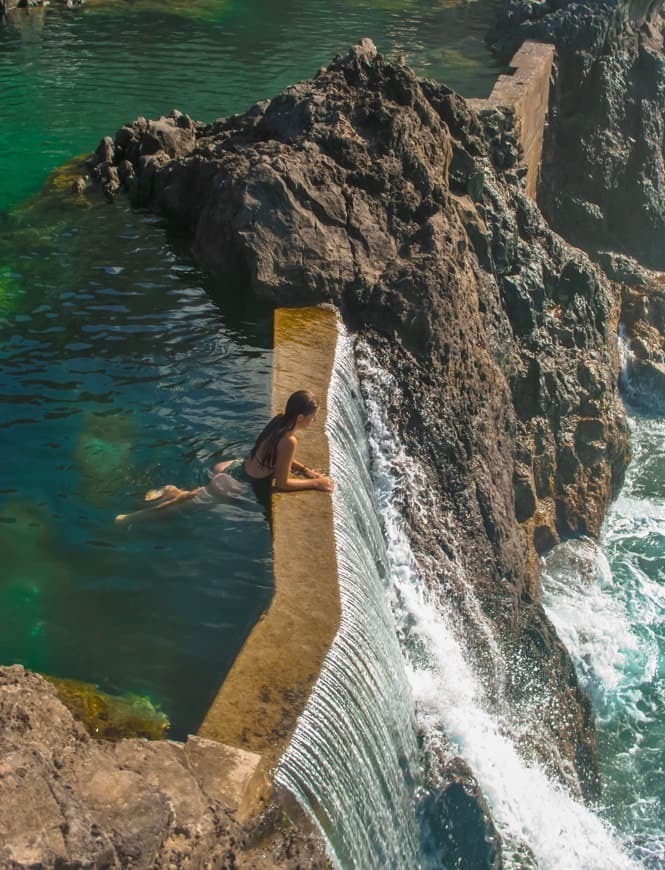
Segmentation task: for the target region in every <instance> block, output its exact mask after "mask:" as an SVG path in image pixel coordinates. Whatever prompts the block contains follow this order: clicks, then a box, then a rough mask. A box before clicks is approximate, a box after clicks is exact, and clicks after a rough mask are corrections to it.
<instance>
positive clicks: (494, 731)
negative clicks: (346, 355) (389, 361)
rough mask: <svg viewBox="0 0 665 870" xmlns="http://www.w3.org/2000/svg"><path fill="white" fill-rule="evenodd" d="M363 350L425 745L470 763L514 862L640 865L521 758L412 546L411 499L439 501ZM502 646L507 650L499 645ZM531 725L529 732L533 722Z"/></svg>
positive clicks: (403, 636) (400, 617)
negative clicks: (400, 439)
mask: <svg viewBox="0 0 665 870" xmlns="http://www.w3.org/2000/svg"><path fill="white" fill-rule="evenodd" d="M358 350H359V354H358V363H359V373H360V379H361V384H362V386H363V396H364V399H365V403H366V408H367V413H368V417H369V437H370V444H371V447H372V462H373V465H372V470H373V474H374V480H375V483H376V485H377V487H378V498H379V507H380V510H381V513H382V516H383V518H384V528H385V533H386V537H387V541H388V555H389V566H390V573H391V579H392V583H393V608H394V611H395V618H396V621H397V623H398V625H399V627H400V628H399V631H400V640H401V646H402V653H403V655H404V658H405V659H406V662H407V672H408V674H409V679H410V682H411V688H412V691H413V693H414V696H415V700H416V707H417V719H418V725H419V728H420V730H421V732H422V733H424V735H425V746H426V747H427V745H428V743H430V744H431V745H434V744H436V743H439V744H441V745H442V746H443V747H444V749H445V747H446V746H447V747H448V752H449V754H459V755H461V756H462V757H463V758H464V759H465V760H466V761H467V762H468V763H469V764H470V766H471V768H472V769H473V771H474V773H475V775H476V777H477V779H478V782H479V784H480V786H481V788H482V790H483V792H484V794H485V796H486V798H487V799H488V802H489V804H490V807H491V810H492V813H493V817H494V819H495V822H496V823H497V825H498V827H499V829H500V832H501V834H502V837H503V841H504V862H505V864H506V865H507V866H509V867H517V866H524V860H525V857H524V856H525V855H526V856H529V855H531V856H532V858H531V859H527V860H532V862H533V864H534V865H535V866H538V867H540V868H561V870H564V868H565V870H570V868H571V867H575V868H598V870H600V868H603V870H609V868H625V867H631V866H635V865H634V864H633V862H632V861H631V860H630V858H629V857H628V856H627V855H626V854H625V853H624V852H623V850H622V849H621V847H620V845H619V844H618V843H617V841H616V840H615V839H614V837H613V835H612V832H611V830H610V827H609V826H608V824H607V823H606V822H605V821H603V820H602V819H601V818H600V817H599V816H598V815H596V814H595V813H594V812H592V810H590V809H589V808H587V807H585V806H583V805H582V804H580V803H578V802H577V801H575V800H574V799H573V798H572V797H571V796H570V795H569V794H568V793H567V792H566V791H565V790H564V788H563V787H562V786H561V785H559V784H558V783H556V782H553V781H552V780H551V779H550V778H548V776H547V774H546V773H545V771H544V770H543V769H542V768H541V767H539V766H538V765H537V764H527V763H526V762H525V761H524V760H523V759H522V758H521V757H520V755H519V753H518V750H517V748H516V744H515V741H514V739H513V735H514V734H515V723H514V721H513V719H512V716H511V711H510V710H509V709H504V711H503V712H499V713H497V712H495V710H496V704H495V705H490V704H489V703H488V702H487V698H486V691H485V687H484V685H483V681H482V679H481V678H480V676H479V675H478V674H477V673H476V672H475V671H474V667H473V666H472V664H471V662H472V656H471V654H470V650H469V649H468V648H467V647H466V646H465V643H464V640H463V639H462V636H461V633H460V631H459V629H458V627H457V623H458V619H457V617H456V614H455V612H454V610H453V608H452V607H451V606H450V605H448V604H447V602H446V600H445V597H443V596H442V595H440V594H437V592H436V589H435V588H434V587H433V586H430V585H429V584H428V583H427V580H426V576H425V573H424V571H423V569H422V566H423V562H424V561H425V562H426V560H420V559H419V558H416V555H415V554H414V553H413V552H412V551H411V548H410V546H409V542H408V536H407V530H406V528H405V522H404V519H403V510H402V506H403V504H404V503H405V501H406V500H408V501H409V502H410V503H412V502H413V501H414V500H416V501H419V502H420V505H421V509H422V510H425V511H427V510H436V506H435V505H434V506H433V505H430V504H429V503H428V502H429V500H428V494H427V491H426V489H425V487H426V474H425V472H424V469H422V468H419V467H418V465H417V463H416V462H415V461H413V460H410V459H409V457H408V456H406V455H405V452H404V449H403V447H402V446H401V445H399V444H397V443H396V442H395V440H394V438H393V437H392V436H391V433H390V426H389V424H388V421H386V419H385V417H384V412H383V405H384V404H385V403H384V402H383V398H384V397H385V396H386V395H387V391H390V392H392V393H394V392H395V391H396V390H398V389H399V387H398V385H397V384H396V383H393V382H391V381H390V379H389V378H388V376H387V375H386V373H385V372H384V371H382V370H381V369H380V368H379V367H378V366H377V365H376V363H375V361H374V359H373V357H372V352H371V349H370V348H369V347H368V346H367V345H366V344H364V343H362V342H361V343H360V345H359V348H358ZM448 569H449V570H451V571H456V572H458V575H459V574H460V573H461V574H463V566H460V565H454V564H451V565H450V566H449V567H448V568H447V570H448ZM472 612H473V610H472V609H470V608H467V613H472ZM479 618H482V617H481V616H480V614H479ZM485 631H487V628H485ZM494 650H495V654H496V655H497V656H498V655H499V651H498V647H496V645H495V646H494ZM503 669H504V666H502V665H500V664H499V665H497V666H496V668H495V670H496V672H497V673H498V674H500V673H501V672H502V670H503ZM523 727H525V728H527V729H528V728H529V723H524V725H523Z"/></svg>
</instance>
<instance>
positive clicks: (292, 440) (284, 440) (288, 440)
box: [277, 432, 298, 448]
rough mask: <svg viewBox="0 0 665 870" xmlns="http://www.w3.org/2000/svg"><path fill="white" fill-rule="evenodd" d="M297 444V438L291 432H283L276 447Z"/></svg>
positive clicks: (294, 445)
mask: <svg viewBox="0 0 665 870" xmlns="http://www.w3.org/2000/svg"><path fill="white" fill-rule="evenodd" d="M297 445H298V439H297V438H296V436H295V435H294V434H293V432H285V433H284V434H283V435H282V437H281V438H280V439H279V444H278V445H277V447H278V448H285V447H296V446H297Z"/></svg>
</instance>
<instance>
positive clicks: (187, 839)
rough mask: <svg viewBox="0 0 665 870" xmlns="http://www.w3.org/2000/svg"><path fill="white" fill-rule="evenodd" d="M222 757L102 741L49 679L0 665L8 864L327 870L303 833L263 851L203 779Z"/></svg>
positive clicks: (189, 747)
mask: <svg viewBox="0 0 665 870" xmlns="http://www.w3.org/2000/svg"><path fill="white" fill-rule="evenodd" d="M219 752H220V747H219V746H218V744H215V743H213V742H212V741H207V740H201V739H199V738H190V739H189V740H188V742H187V743H186V744H181V743H176V742H175V741H166V740H161V741H148V740H142V739H132V740H122V741H120V742H118V743H110V742H107V741H99V740H94V739H92V738H91V737H90V736H89V735H88V733H87V732H86V730H85V729H84V728H83V726H82V725H81V724H79V723H78V722H76V721H75V720H74V719H73V718H72V715H71V714H70V712H69V711H68V710H67V709H66V708H65V707H64V706H63V704H62V703H61V702H60V701H59V699H58V697H57V694H56V690H55V688H54V687H53V686H52V685H50V684H49V683H47V682H46V681H45V680H44V679H43V678H42V677H40V676H38V675H37V674H31V673H28V672H26V671H24V669H23V668H22V667H20V666H19V665H14V666H12V667H7V668H4V667H0V866H2V867H7V868H9V867H11V868H14V870H21V868H28V867H29V868H35V867H79V868H92V867H104V868H121V867H130V866H131V867H135V868H153V867H172V866H173V867H183V868H184V867H204V866H205V867H217V868H223V867H229V868H230V867H252V868H269V867H291V868H295V867H312V868H316V867H320V868H324V867H327V866H328V865H327V861H326V859H325V856H324V855H323V851H322V848H321V845H320V843H318V842H317V841H314V840H310V839H309V838H308V837H306V836H303V835H302V834H300V832H298V830H297V829H292V830H291V831H289V832H288V835H285V834H283V833H282V832H280V830H279V829H277V828H276V826H275V825H272V826H268V827H267V829H266V831H265V832H263V833H265V834H267V837H266V838H265V842H262V843H261V844H257V838H256V834H255V830H254V828H253V827H251V828H248V827H244V826H243V825H241V824H240V823H239V822H238V821H237V819H236V817H235V814H234V810H235V808H234V807H232V806H229V805H228V804H225V803H224V802H223V801H221V800H220V793H219V790H218V789H216V786H215V784H214V783H213V782H212V778H211V777H209V776H208V775H207V774H206V769H207V768H209V767H211V766H212V769H214V765H215V764H216V763H218V759H219ZM286 839H288V843H287V842H285V840H286Z"/></svg>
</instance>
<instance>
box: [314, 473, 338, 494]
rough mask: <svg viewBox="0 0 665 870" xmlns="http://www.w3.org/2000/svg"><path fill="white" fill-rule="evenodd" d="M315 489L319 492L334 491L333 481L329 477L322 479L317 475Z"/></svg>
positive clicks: (320, 475) (322, 477) (321, 476)
mask: <svg viewBox="0 0 665 870" xmlns="http://www.w3.org/2000/svg"><path fill="white" fill-rule="evenodd" d="M316 489H320V490H321V492H332V491H333V490H334V489H335V481H334V480H333V479H332V478H331V477H324V476H323V475H322V474H318V475H317V480H316Z"/></svg>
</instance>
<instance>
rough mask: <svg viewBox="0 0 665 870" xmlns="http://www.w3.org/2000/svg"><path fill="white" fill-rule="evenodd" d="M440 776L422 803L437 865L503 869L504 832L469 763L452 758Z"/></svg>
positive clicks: (472, 869) (466, 869) (463, 868)
mask: <svg viewBox="0 0 665 870" xmlns="http://www.w3.org/2000/svg"><path fill="white" fill-rule="evenodd" d="M437 775H438V776H439V777H440V785H439V786H438V787H434V788H432V789H430V791H429V794H428V795H427V796H426V797H425V798H424V799H423V800H422V802H421V806H420V814H421V816H422V817H423V819H424V821H425V825H426V827H427V828H428V830H429V836H430V838H431V840H432V845H431V846H430V852H435V856H434V855H432V856H431V857H432V858H434V857H436V859H437V860H436V863H437V866H438V865H440V866H442V867H456V868H459V870H501V868H502V867H503V866H504V865H503V858H502V848H501V835H500V834H499V832H498V830H497V829H496V827H495V825H494V822H493V821H492V816H491V813H490V810H489V807H488V805H487V801H486V800H485V798H484V797H483V794H482V792H481V790H480V787H479V786H478V783H477V782H476V779H475V777H474V775H473V773H472V771H471V769H470V767H469V766H468V764H466V762H465V761H464V760H463V759H461V758H453V759H452V760H450V761H448V762H447V763H445V764H443V765H442V767H441V769H440V771H439V772H438V774H437Z"/></svg>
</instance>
